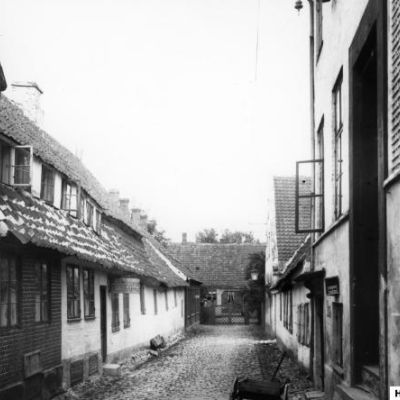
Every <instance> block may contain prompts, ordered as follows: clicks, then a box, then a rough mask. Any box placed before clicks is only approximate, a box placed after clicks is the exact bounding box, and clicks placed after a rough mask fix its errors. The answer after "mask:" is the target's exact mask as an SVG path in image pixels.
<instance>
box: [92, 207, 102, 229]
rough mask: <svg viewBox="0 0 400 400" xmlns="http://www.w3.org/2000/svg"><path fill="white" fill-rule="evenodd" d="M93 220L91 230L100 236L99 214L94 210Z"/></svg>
mask: <svg viewBox="0 0 400 400" xmlns="http://www.w3.org/2000/svg"><path fill="white" fill-rule="evenodd" d="M94 215H95V218H94V220H93V222H94V226H93V229H94V231H95V232H96V233H98V234H101V212H100V211H99V210H98V209H97V208H95V209H94Z"/></svg>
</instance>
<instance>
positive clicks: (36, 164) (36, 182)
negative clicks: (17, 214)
mask: <svg viewBox="0 0 400 400" xmlns="http://www.w3.org/2000/svg"><path fill="white" fill-rule="evenodd" d="M41 181H42V163H41V162H40V160H39V159H38V158H36V157H33V166H32V194H33V195H34V196H35V197H40V189H41Z"/></svg>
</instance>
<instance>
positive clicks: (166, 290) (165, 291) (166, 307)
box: [164, 289, 169, 311]
mask: <svg viewBox="0 0 400 400" xmlns="http://www.w3.org/2000/svg"><path fill="white" fill-rule="evenodd" d="M164 299H165V311H169V304H168V289H165V290H164Z"/></svg>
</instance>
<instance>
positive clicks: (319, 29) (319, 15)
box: [315, 0, 324, 62]
mask: <svg viewBox="0 0 400 400" xmlns="http://www.w3.org/2000/svg"><path fill="white" fill-rule="evenodd" d="M323 2H324V1H323V0H316V1H315V44H316V46H315V50H316V52H317V58H316V59H317V62H318V60H319V57H320V55H321V52H322V47H323V45H324V35H323V32H324V22H323V19H324V16H323V7H322V5H323Z"/></svg>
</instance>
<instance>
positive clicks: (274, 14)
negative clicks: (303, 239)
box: [0, 0, 309, 240]
mask: <svg viewBox="0 0 400 400" xmlns="http://www.w3.org/2000/svg"><path fill="white" fill-rule="evenodd" d="M306 3H307V2H305V8H304V9H303V11H302V12H301V13H300V15H298V14H297V12H296V11H295V10H294V8H293V6H294V0H260V12H258V10H259V0H24V1H23V0H1V2H0V52H1V62H2V64H3V68H4V70H5V74H6V78H7V80H8V83H11V82H13V81H21V80H22V81H24V80H25V81H36V82H37V83H38V85H39V86H40V87H41V88H42V90H43V91H44V94H43V96H42V107H43V110H44V114H45V118H44V127H45V129H46V130H47V131H48V132H49V133H50V134H51V135H53V136H54V137H55V138H56V139H57V140H59V141H60V142H61V143H62V144H64V145H65V146H67V147H68V148H69V149H70V150H71V151H73V152H76V151H78V152H80V153H81V154H82V158H83V161H84V163H85V164H86V166H87V167H88V168H89V169H90V170H91V171H92V172H93V173H94V175H95V176H96V177H97V178H98V179H99V180H100V182H101V183H102V184H103V185H104V186H105V187H106V188H107V189H111V188H117V189H119V190H120V192H121V196H123V197H129V198H130V199H131V202H133V204H134V205H135V206H139V207H141V208H143V209H144V210H145V211H146V212H147V213H148V214H149V216H150V217H152V218H155V219H156V220H157V221H158V224H159V226H160V227H161V228H163V229H165V230H166V233H167V235H168V236H169V237H170V238H172V239H173V240H180V237H181V233H182V232H187V233H188V235H189V240H193V239H194V234H195V232H197V231H199V230H201V229H202V228H208V227H215V228H216V229H217V230H222V229H224V228H228V229H231V230H235V229H240V230H245V231H253V232H254V233H255V235H256V236H257V237H258V238H260V239H261V240H265V219H266V212H267V208H266V207H267V198H268V195H269V190H270V188H269V187H270V185H271V179H272V176H273V175H277V174H278V175H293V174H294V171H295V164H294V163H295V161H296V160H298V159H303V158H308V157H309V103H308V101H309V100H308V99H309V93H308V90H309V89H308V87H309V80H308V9H307V7H308V6H307V4H306ZM258 21H259V22H258ZM257 26H259V51H258V57H257V56H256V42H257V40H256V39H257ZM257 58H258V62H257V66H256V60H257ZM5 94H7V92H5Z"/></svg>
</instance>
